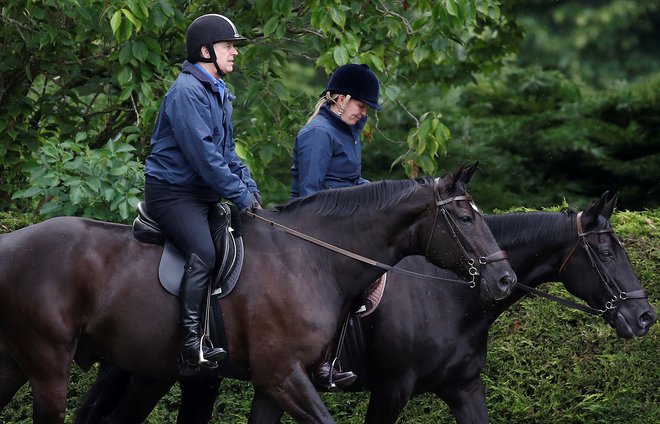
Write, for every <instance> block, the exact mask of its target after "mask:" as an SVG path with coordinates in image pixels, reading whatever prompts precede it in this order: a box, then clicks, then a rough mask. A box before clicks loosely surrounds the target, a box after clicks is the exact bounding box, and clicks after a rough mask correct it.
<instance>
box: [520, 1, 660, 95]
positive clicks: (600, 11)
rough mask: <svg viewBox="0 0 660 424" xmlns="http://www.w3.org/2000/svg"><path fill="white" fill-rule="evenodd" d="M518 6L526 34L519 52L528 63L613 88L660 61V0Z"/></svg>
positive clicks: (569, 2) (522, 59)
mask: <svg viewBox="0 0 660 424" xmlns="http://www.w3.org/2000/svg"><path fill="white" fill-rule="evenodd" d="M512 9H513V11H514V13H515V14H516V15H517V16H518V21H519V23H520V25H521V26H522V27H523V29H524V31H525V35H526V36H525V42H524V43H523V44H522V49H521V51H520V53H519V54H518V55H517V59H518V61H519V64H521V65H523V66H529V65H540V66H543V67H544V68H552V69H560V70H561V71H562V72H565V73H566V74H567V75H569V76H571V77H572V78H573V79H576V80H584V81H589V82H591V83H594V84H597V85H598V86H601V87H607V86H608V85H609V84H610V83H611V81H614V80H618V79H634V78H635V77H637V76H639V75H646V74H649V73H653V72H655V71H656V70H657V69H658V66H659V65H660V45H659V44H658V43H657V41H656V40H658V37H660V13H658V12H660V1H659V0H647V1H643V2H636V1H630V0H607V1H598V2H588V4H586V2H584V1H581V0H569V1H562V2H547V1H543V0H530V1H525V2H517V4H516V5H515V6H512Z"/></svg>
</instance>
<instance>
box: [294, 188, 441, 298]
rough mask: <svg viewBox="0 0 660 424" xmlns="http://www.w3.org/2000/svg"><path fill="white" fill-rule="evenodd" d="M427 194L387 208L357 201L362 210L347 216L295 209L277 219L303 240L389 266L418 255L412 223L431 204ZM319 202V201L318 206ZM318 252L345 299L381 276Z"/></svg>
mask: <svg viewBox="0 0 660 424" xmlns="http://www.w3.org/2000/svg"><path fill="white" fill-rule="evenodd" d="M353 190H354V189H353ZM422 190H423V189H422V188H420V189H418V191H422ZM332 191H333V190H330V191H328V192H332ZM427 192H428V193H426V195H424V193H422V192H420V193H418V194H414V195H413V196H408V197H407V198H405V201H403V200H402V201H400V202H393V203H391V204H390V203H387V202H382V201H380V202H377V201H374V202H373V203H374V204H373V205H369V204H368V201H366V202H365V201H364V199H363V200H362V201H363V203H367V204H362V205H361V206H360V207H359V208H357V210H355V211H352V212H351V211H346V210H342V209H338V210H337V211H334V210H332V208H327V207H324V206H323V205H321V206H319V207H318V208H316V209H315V208H314V206H313V204H312V205H301V206H300V207H299V210H296V209H294V210H293V211H292V213H289V214H285V215H283V216H282V217H281V218H282V219H283V221H286V222H289V223H290V224H291V225H292V226H294V227H295V228H296V230H298V231H300V232H302V233H304V234H307V235H310V236H312V237H314V238H316V239H318V240H321V241H323V242H326V243H329V244H331V245H333V246H337V247H340V248H341V249H344V250H347V251H349V252H352V253H355V254H357V255H360V256H362V257H364V258H368V259H370V260H372V261H376V262H378V263H381V264H385V265H389V266H392V265H394V264H396V263H397V262H399V261H400V260H401V259H402V258H403V257H405V256H407V255H411V254H420V253H422V252H421V251H419V249H420V247H419V245H420V243H419V242H416V234H418V233H419V232H418V231H416V229H415V227H416V225H415V222H416V220H418V219H419V218H420V216H421V215H422V214H423V213H424V211H425V210H426V209H428V205H429V203H430V202H431V201H432V199H433V194H432V191H431V190H430V189H428V190H427ZM325 194H328V195H329V194H332V195H334V196H336V195H337V193H325ZM340 194H343V193H340ZM322 200H323V197H321V198H320V200H319V201H322ZM332 200H333V201H334V202H336V203H341V202H349V201H350V199H341V198H339V199H336V198H333V199H332ZM308 202H309V201H308ZM377 203H378V204H377ZM319 252H320V253H319V254H320V255H322V259H321V260H322V261H323V262H324V263H325V265H326V266H328V267H330V268H332V269H333V270H334V276H335V281H336V284H337V287H338V289H339V291H341V292H342V293H343V294H344V296H345V297H346V298H350V299H352V298H354V297H355V296H356V295H357V294H359V293H361V292H362V291H364V290H365V289H366V288H367V287H368V286H369V285H370V284H371V283H373V281H374V280H375V279H377V278H378V277H379V276H380V275H382V274H383V272H384V271H385V270H384V269H382V268H379V267H377V266H374V265H372V264H368V263H365V262H362V261H360V260H358V259H355V258H353V257H350V256H347V255H343V254H337V253H336V252H333V251H332V250H330V249H320V250H319Z"/></svg>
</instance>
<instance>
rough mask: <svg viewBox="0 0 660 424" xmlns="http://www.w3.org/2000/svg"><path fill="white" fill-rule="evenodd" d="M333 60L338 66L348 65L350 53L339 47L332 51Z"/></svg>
mask: <svg viewBox="0 0 660 424" xmlns="http://www.w3.org/2000/svg"><path fill="white" fill-rule="evenodd" d="M332 58H333V59H334V60H335V63H336V64H337V65H344V64H346V63H348V51H347V50H346V47H344V46H337V47H335V48H334V49H333V50H332Z"/></svg>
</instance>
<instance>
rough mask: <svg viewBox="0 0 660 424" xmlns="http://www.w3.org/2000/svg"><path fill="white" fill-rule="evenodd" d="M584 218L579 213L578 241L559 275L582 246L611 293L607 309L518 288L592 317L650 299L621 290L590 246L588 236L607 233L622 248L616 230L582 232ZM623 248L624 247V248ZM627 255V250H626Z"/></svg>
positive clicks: (592, 266)
mask: <svg viewBox="0 0 660 424" xmlns="http://www.w3.org/2000/svg"><path fill="white" fill-rule="evenodd" d="M581 216H582V212H580V213H578V214H577V216H576V226H577V236H578V240H577V242H576V243H575V246H573V249H571V251H570V252H569V253H568V255H567V256H566V258H564V260H563V261H562V262H561V265H560V267H559V273H561V272H562V270H564V268H566V264H567V263H568V261H569V260H570V259H571V258H572V257H573V254H574V253H575V251H576V250H577V248H578V246H580V245H582V248H583V249H584V251H585V253H586V255H587V257H588V258H589V262H590V264H591V269H593V271H594V272H595V273H596V274H597V275H598V278H599V279H600V282H601V283H602V284H603V286H605V288H606V289H607V291H608V292H609V294H610V296H612V297H611V299H610V300H608V301H607V302H605V309H597V308H592V307H591V306H588V305H582V304H580V303H576V302H573V301H572V300H568V299H564V298H561V297H559V296H555V295H552V294H550V293H546V292H544V291H541V290H538V289H536V288H534V287H529V286H525V285H523V284H520V283H518V284H517V285H516V287H518V288H520V289H522V290H524V291H527V292H529V293H532V294H536V295H539V296H542V297H545V298H546V299H549V300H552V301H554V302H557V303H560V304H562V305H564V306H568V307H571V308H574V309H578V310H580V311H583V312H586V313H588V314H590V315H596V316H603V314H605V312H607V311H609V310H613V309H617V308H618V307H619V306H620V304H619V303H620V302H623V301H624V300H626V299H648V297H649V296H648V293H647V292H646V290H644V289H642V290H634V291H631V292H626V291H624V290H623V289H621V286H619V284H618V283H617V282H616V280H615V279H614V278H613V277H612V276H611V275H610V274H609V273H608V272H607V270H606V269H605V266H604V265H603V263H602V262H601V260H600V259H598V255H597V254H596V252H595V251H594V249H593V248H592V247H591V245H590V244H589V241H588V240H587V236H589V235H591V234H606V233H611V234H612V237H614V238H615V240H616V241H617V242H618V243H619V245H620V246H621V241H620V240H619V239H618V238H617V237H616V235H615V234H614V230H613V229H612V228H605V229H602V230H592V231H586V232H585V231H582V221H580V217H581ZM622 248H623V246H622ZM624 253H625V249H624Z"/></svg>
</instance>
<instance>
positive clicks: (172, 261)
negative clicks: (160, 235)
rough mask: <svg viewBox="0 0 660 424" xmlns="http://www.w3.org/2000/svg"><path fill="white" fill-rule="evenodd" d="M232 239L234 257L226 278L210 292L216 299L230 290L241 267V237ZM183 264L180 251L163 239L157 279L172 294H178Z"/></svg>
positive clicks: (236, 279)
mask: <svg viewBox="0 0 660 424" xmlns="http://www.w3.org/2000/svg"><path fill="white" fill-rule="evenodd" d="M233 239H234V240H235V243H236V259H235V261H234V264H233V266H232V268H231V270H230V271H229V272H228V273H227V276H226V278H225V279H224V280H223V281H222V282H220V285H219V286H218V287H217V288H216V289H215V290H214V291H213V293H212V294H213V295H217V296H218V299H219V298H223V297H225V296H227V295H228V294H229V293H230V292H231V291H232V289H233V288H234V287H235V286H236V282H237V281H238V277H239V276H240V274H241V270H242V269H243V258H244V251H243V238H242V237H233ZM185 264H186V260H185V258H184V256H183V254H182V253H181V251H180V250H179V249H177V248H176V247H175V246H174V244H172V243H171V242H170V241H169V240H167V241H165V245H164V247H163V254H162V256H161V258H160V264H159V265H158V279H159V280H160V284H161V285H162V286H163V288H164V289H165V290H167V291H168V292H169V293H171V294H173V295H174V296H178V295H179V286H181V278H182V277H183V270H184V266H185Z"/></svg>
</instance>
